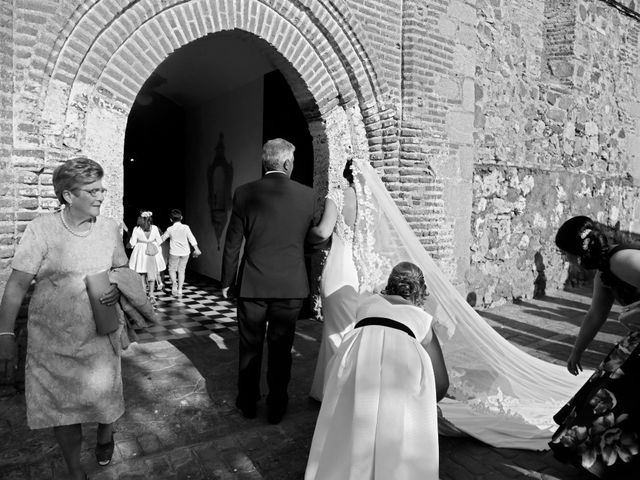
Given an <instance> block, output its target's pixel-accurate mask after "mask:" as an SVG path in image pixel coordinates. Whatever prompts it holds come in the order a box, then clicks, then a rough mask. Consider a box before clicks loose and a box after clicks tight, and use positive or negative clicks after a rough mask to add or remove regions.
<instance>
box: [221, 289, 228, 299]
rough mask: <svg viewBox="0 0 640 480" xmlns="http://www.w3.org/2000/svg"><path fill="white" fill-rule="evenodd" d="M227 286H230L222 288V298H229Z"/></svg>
mask: <svg viewBox="0 0 640 480" xmlns="http://www.w3.org/2000/svg"><path fill="white" fill-rule="evenodd" d="M229 288H230V287H224V288H223V289H222V297H223V298H229Z"/></svg>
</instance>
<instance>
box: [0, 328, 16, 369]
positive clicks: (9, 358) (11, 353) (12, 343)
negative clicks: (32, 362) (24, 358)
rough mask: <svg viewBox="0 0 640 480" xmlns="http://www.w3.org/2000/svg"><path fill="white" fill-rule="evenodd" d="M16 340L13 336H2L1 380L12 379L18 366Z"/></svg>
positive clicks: (0, 340) (0, 336) (0, 344)
mask: <svg viewBox="0 0 640 480" xmlns="http://www.w3.org/2000/svg"><path fill="white" fill-rule="evenodd" d="M16 352H17V347H16V339H15V337H14V336H13V335H0V378H3V379H10V378H12V375H13V371H14V370H15V368H16V365H17V363H16V362H17V356H16Z"/></svg>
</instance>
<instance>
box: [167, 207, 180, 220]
mask: <svg viewBox="0 0 640 480" xmlns="http://www.w3.org/2000/svg"><path fill="white" fill-rule="evenodd" d="M169 218H170V219H171V221H172V222H179V221H180V220H182V212H181V211H180V210H178V209H177V208H174V209H173V210H171V213H170V214H169Z"/></svg>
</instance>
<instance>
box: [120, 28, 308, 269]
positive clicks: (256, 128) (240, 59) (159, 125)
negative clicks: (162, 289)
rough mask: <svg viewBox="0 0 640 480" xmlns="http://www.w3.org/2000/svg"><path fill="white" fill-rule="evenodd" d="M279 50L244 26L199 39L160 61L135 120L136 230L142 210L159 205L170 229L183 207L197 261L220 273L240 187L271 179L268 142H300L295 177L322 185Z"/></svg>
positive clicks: (130, 164) (129, 173)
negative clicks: (265, 153)
mask: <svg viewBox="0 0 640 480" xmlns="http://www.w3.org/2000/svg"><path fill="white" fill-rule="evenodd" d="M269 49H271V47H270V46H269V45H268V44H267V43H266V42H264V41H262V40H260V39H258V38H257V37H254V36H252V35H249V34H246V33H245V32H240V31H238V30H232V31H225V32H220V33H216V34H210V35H207V36H205V37H202V38H200V39H198V40H195V41H193V42H191V43H189V44H187V45H185V46H183V47H181V48H180V49H178V50H176V51H175V52H173V53H172V54H170V55H169V56H168V57H167V58H166V59H165V60H164V61H163V62H162V63H160V64H159V65H158V66H157V68H156V69H155V70H154V71H153V73H152V74H151V75H150V76H149V77H148V78H147V80H146V82H145V83H144V85H143V86H142V88H141V89H140V91H139V92H138V94H137V96H136V98H135V101H134V103H133V106H132V108H131V111H130V113H129V117H128V120H127V128H126V132H125V142H124V152H123V163H122V168H123V174H124V192H123V208H124V219H125V223H126V224H127V225H128V227H129V228H133V226H135V224H136V219H137V215H138V212H139V210H141V209H144V210H150V211H152V212H153V214H154V223H155V224H156V225H158V226H159V227H160V228H161V229H162V230H165V229H166V228H167V227H168V226H169V225H170V222H169V212H170V210H171V209H172V208H179V209H180V210H182V211H183V214H184V215H185V222H186V223H188V224H189V225H190V226H191V228H192V230H193V232H194V235H195V236H196V238H197V239H198V242H199V244H200V248H201V249H202V251H203V255H202V256H201V257H200V258H198V259H197V260H193V261H191V262H190V267H191V268H192V269H193V270H195V271H196V272H198V273H201V274H204V275H206V276H208V277H211V278H215V279H219V278H220V268H221V255H222V247H223V245H224V234H225V227H226V224H227V221H228V217H229V214H230V209H231V195H232V192H233V190H234V189H235V188H236V187H237V186H238V185H241V184H243V183H246V182H248V181H251V180H255V179H257V178H259V177H260V176H261V174H262V170H261V162H260V155H261V149H262V144H263V143H264V141H266V140H268V139H270V138H275V137H281V138H285V139H286V140H288V141H290V142H291V143H293V144H294V145H295V146H296V162H295V167H294V171H293V174H292V178H293V179H294V180H297V181H299V182H301V183H304V184H306V185H309V186H313V178H314V150H313V144H312V136H311V135H310V133H309V127H308V124H307V120H306V119H305V116H304V115H303V113H302V111H301V109H300V107H299V106H298V103H297V101H296V98H295V96H294V94H293V93H292V91H291V88H290V86H289V84H288V83H287V80H286V79H285V77H284V75H283V74H282V72H281V71H280V70H279V69H278V67H277V66H276V63H275V62H274V56H275V53H274V52H269ZM166 248H167V246H165V249H166Z"/></svg>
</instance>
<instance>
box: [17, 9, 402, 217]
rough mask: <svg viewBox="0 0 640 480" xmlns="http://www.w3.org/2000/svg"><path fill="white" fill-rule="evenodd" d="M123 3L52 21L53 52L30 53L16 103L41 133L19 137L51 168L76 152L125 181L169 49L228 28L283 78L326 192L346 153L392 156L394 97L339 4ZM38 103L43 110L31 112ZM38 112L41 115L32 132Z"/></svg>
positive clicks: (115, 209)
mask: <svg viewBox="0 0 640 480" xmlns="http://www.w3.org/2000/svg"><path fill="white" fill-rule="evenodd" d="M106 3H113V4H114V5H112V6H111V8H107V7H106ZM115 3H117V2H105V1H100V0H94V1H91V2H83V3H82V5H80V6H79V7H77V8H76V9H75V10H73V11H71V10H70V9H69V10H70V11H64V12H62V11H59V12H58V14H57V16H58V18H56V19H54V21H55V20H59V21H60V23H62V24H64V27H63V28H62V30H58V31H59V33H58V35H57V36H56V37H55V38H49V39H45V38H44V37H46V35H47V32H50V31H53V30H48V29H44V30H43V33H42V34H41V37H43V43H44V44H48V45H51V49H50V50H49V51H48V52H35V53H34V55H33V58H32V61H31V67H32V68H31V69H30V71H29V78H28V81H27V82H26V85H27V87H25V90H24V91H23V92H22V95H20V97H19V99H18V105H22V106H23V108H21V110H22V111H23V112H25V113H26V115H25V117H27V119H26V122H25V123H27V124H28V123H30V124H31V125H37V126H38V128H37V131H36V132H34V129H33V128H24V129H21V128H18V129H17V138H16V146H19V147H22V148H25V149H27V148H38V147H41V148H42V150H43V154H42V155H43V157H45V167H46V163H47V159H52V160H55V159H56V158H60V157H64V156H66V155H68V154H69V153H72V152H74V151H75V152H83V153H86V154H89V155H91V156H93V157H94V158H96V159H97V160H99V161H101V162H102V163H103V164H104V165H105V167H106V168H107V169H109V171H112V172H113V171H115V172H118V171H119V170H120V169H121V165H120V163H121V155H122V148H123V139H124V129H125V127H126V120H127V115H128V112H129V109H130V107H131V105H132V104H133V101H134V99H135V97H136V95H137V92H138V91H139V89H140V87H141V86H142V85H143V83H144V82H145V80H146V79H147V77H148V76H149V75H150V74H151V72H153V70H154V69H155V68H156V67H157V66H158V65H159V64H160V63H161V62H162V61H163V60H164V59H165V58H166V57H167V56H168V55H169V54H170V53H172V52H173V51H175V50H177V49H179V48H180V47H182V46H184V45H186V44H188V43H189V42H191V41H193V40H196V39H198V38H201V37H203V36H205V35H209V34H212V33H216V32H221V31H228V30H235V31H237V32H238V33H239V34H242V35H245V36H248V37H250V38H253V39H254V40H255V42H256V43H257V44H258V45H259V46H260V48H261V49H262V51H263V52H264V54H265V55H268V56H269V57H270V59H271V61H272V62H273V63H274V64H275V65H276V66H278V68H279V69H280V70H281V71H282V73H283V74H284V75H285V77H286V78H287V80H288V83H289V85H290V87H291V89H292V91H293V93H294V95H295V96H296V99H297V101H298V104H299V106H300V108H301V110H302V112H303V114H304V115H305V117H306V119H307V122H308V124H309V129H310V132H311V134H312V136H313V138H314V151H315V157H316V158H315V161H316V169H315V170H316V171H317V172H318V178H317V179H315V180H314V184H315V185H317V186H318V188H319V189H321V190H322V189H324V188H326V182H327V178H329V179H330V178H332V175H331V170H332V166H331V165H330V162H329V158H331V162H332V163H335V165H338V166H339V167H340V168H341V165H342V164H343V159H344V156H345V153H346V152H347V150H352V151H356V153H357V154H360V155H362V156H368V158H369V159H371V160H374V161H375V160H384V158H385V157H387V158H388V157H391V156H394V154H395V153H396V149H397V146H398V138H397V119H396V114H395V110H394V109H392V108H388V107H387V106H386V105H385V98H386V88H385V86H384V85H383V84H382V83H381V82H379V81H378V78H377V76H376V72H375V70H374V68H373V66H372V61H371V58H370V57H371V55H375V52H374V51H373V50H372V49H370V48H367V47H366V38H365V37H364V36H363V35H362V34H360V33H359V32H358V24H357V21H356V20H355V19H354V18H351V17H350V16H349V15H348V13H346V14H345V12H348V9H347V8H346V6H345V5H341V4H342V0H338V1H331V2H328V1H324V0H319V1H314V2H307V3H309V5H307V6H304V5H302V4H300V3H298V2H291V1H287V0H280V1H269V0H182V1H176V0H173V1H167V2H156V1H152V0H139V1H135V2H131V3H129V4H128V5H126V6H125V7H118V8H116V5H115ZM159 3H161V5H159ZM303 3H304V2H303ZM341 6H342V7H343V8H340V7H341ZM63 20H64V21H63ZM65 22H66V23H65ZM372 52H373V53H372ZM36 102H37V103H38V106H39V108H29V106H33V105H34V104H35V103H36ZM30 112H31V113H32V114H33V115H34V117H35V115H37V114H38V113H41V116H39V117H38V118H33V119H32V122H29V120H28V115H29V113H30ZM34 144H38V147H36V145H34ZM336 168H338V167H336ZM327 170H329V172H327ZM110 187H111V189H112V191H113V193H114V198H115V199H116V200H115V202H114V204H112V205H110V204H107V205H106V212H107V213H109V214H111V215H116V216H118V215H119V214H120V213H121V210H120V207H119V206H118V205H117V203H119V198H121V195H122V190H121V189H122V186H121V185H120V186H118V185H111V186H110Z"/></svg>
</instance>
